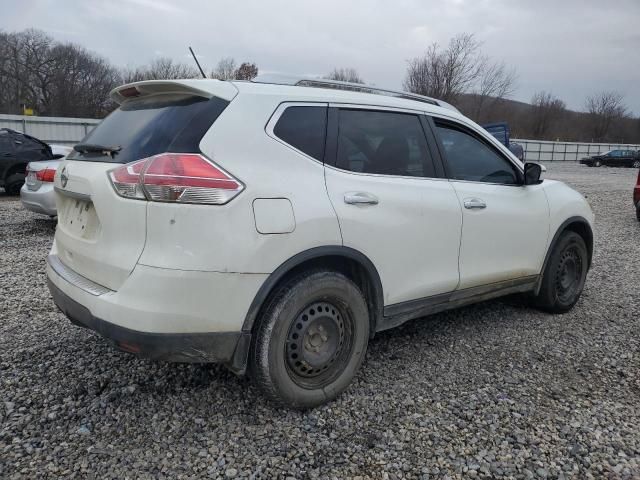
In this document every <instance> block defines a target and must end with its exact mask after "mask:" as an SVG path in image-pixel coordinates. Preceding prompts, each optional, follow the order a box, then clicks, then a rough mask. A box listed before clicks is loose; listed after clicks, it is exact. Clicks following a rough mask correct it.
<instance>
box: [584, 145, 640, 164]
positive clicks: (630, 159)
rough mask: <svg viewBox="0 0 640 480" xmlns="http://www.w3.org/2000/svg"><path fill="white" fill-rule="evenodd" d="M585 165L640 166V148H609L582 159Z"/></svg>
mask: <svg viewBox="0 0 640 480" xmlns="http://www.w3.org/2000/svg"><path fill="white" fill-rule="evenodd" d="M580 163H582V164H583V165H588V166H590V167H600V166H602V165H607V166H609V167H634V168H640V152H639V151H638V150H622V149H620V150H609V151H608V152H604V153H599V154H598V155H593V156H591V157H586V158H583V159H582V160H580Z"/></svg>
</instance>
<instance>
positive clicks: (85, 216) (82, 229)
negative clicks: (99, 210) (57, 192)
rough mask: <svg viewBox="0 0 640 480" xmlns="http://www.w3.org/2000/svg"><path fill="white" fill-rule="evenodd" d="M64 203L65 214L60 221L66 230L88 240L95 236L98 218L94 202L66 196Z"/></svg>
mask: <svg viewBox="0 0 640 480" xmlns="http://www.w3.org/2000/svg"><path fill="white" fill-rule="evenodd" d="M64 203H65V205H64V214H63V215H62V218H60V219H59V223H60V224H61V226H62V228H64V230H65V232H66V233H67V234H69V235H72V236H74V237H78V238H83V239H87V240H90V239H93V238H95V235H96V232H97V226H98V218H97V216H96V211H95V208H94V206H93V202H91V201H90V200H80V199H75V198H66V199H65V201H64Z"/></svg>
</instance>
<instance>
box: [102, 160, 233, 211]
mask: <svg viewBox="0 0 640 480" xmlns="http://www.w3.org/2000/svg"><path fill="white" fill-rule="evenodd" d="M109 178H110V179H111V183H112V184H113V187H114V188H115V190H116V192H117V193H118V195H120V196H121V197H126V198H138V199H147V200H152V201H156V202H179V203H205V204H212V205H222V204H224V203H227V202H228V201H230V200H231V199H232V198H233V197H235V196H236V195H238V194H239V193H240V192H241V191H242V190H243V189H244V186H243V185H242V184H241V183H240V182H239V181H238V180H236V179H235V178H233V177H232V176H231V175H229V174H228V173H227V172H225V171H224V170H222V169H221V168H220V167H218V166H217V165H215V164H213V162H211V161H210V160H209V159H207V158H206V157H204V156H203V155H199V154H194V153H162V154H160V155H155V156H153V157H150V158H147V159H144V160H139V161H137V162H134V163H130V164H128V165H123V166H121V167H118V168H116V169H114V170H111V171H110V172H109Z"/></svg>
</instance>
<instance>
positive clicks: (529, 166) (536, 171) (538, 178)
mask: <svg viewBox="0 0 640 480" xmlns="http://www.w3.org/2000/svg"><path fill="white" fill-rule="evenodd" d="M542 172H543V166H542V165H540V164H539V163H533V162H526V163H525V164H524V184H525V185H538V184H539V183H542Z"/></svg>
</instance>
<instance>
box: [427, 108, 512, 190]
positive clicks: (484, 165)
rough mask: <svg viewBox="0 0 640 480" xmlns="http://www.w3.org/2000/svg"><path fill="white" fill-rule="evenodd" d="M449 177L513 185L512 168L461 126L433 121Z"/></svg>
mask: <svg viewBox="0 0 640 480" xmlns="http://www.w3.org/2000/svg"><path fill="white" fill-rule="evenodd" d="M436 130H437V132H438V135H439V136H440V141H441V142H442V146H443V147H444V153H445V157H446V161H447V165H448V167H449V177H450V178H452V179H455V180H467V181H473V182H487V183H501V184H517V183H519V181H518V178H519V175H518V173H517V170H516V168H515V166H514V165H513V164H512V163H511V162H509V161H508V160H507V159H506V158H504V157H503V156H502V155H500V154H499V153H498V152H497V151H496V150H494V148H493V147H491V146H489V145H488V144H486V143H485V142H483V141H482V140H480V139H478V138H477V137H476V136H475V135H473V134H471V133H470V132H468V131H467V130H466V129H465V128H463V127H458V126H456V125H452V124H449V123H446V122H439V121H437V120H436Z"/></svg>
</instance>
